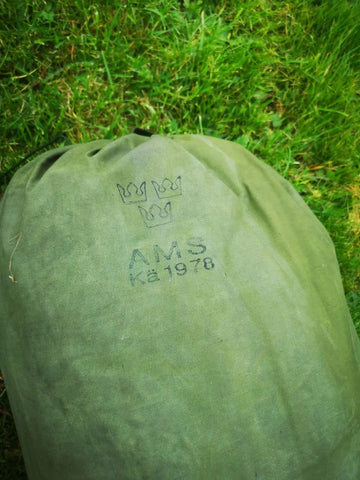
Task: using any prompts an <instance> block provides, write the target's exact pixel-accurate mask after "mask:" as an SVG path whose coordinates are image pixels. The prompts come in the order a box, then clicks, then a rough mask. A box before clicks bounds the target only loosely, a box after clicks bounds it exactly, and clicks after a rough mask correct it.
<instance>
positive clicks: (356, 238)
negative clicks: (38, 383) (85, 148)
mask: <svg viewBox="0 0 360 480" xmlns="http://www.w3.org/2000/svg"><path fill="white" fill-rule="evenodd" d="M0 15H1V18H2V22H1V25H0V45H1V51H2V55H1V57H0V61H1V67H0V69H1V71H0V102H1V114H2V115H1V118H0V122H1V129H0V132H1V133H0V135H1V136H2V140H1V141H0V182H1V186H0V195H1V192H3V191H4V189H5V187H6V184H7V182H8V181H9V180H10V178H11V175H12V174H13V173H14V171H15V168H13V167H14V166H15V165H16V164H17V163H18V162H19V161H20V160H21V159H23V158H25V157H27V156H28V155H29V154H30V153H31V152H32V151H34V150H35V149H37V148H39V147H40V146H41V145H43V144H46V143H48V142H49V141H51V140H52V139H53V138H55V137H57V136H58V135H60V134H61V135H65V136H66V137H67V138H68V139H69V141H70V142H72V143H77V142H86V141H90V140H95V139H99V138H107V139H113V138H116V137H120V136H122V135H125V134H127V133H129V132H131V131H132V129H133V128H134V127H135V126H140V127H142V128H145V129H150V130H152V131H153V132H156V133H161V134H164V135H168V134H175V133H177V134H179V133H180V134H181V133H202V134H205V135H212V136H216V137H219V138H223V139H228V140H232V141H234V142H237V143H239V144H241V145H243V146H245V147H246V148H248V149H249V150H250V151H251V152H253V153H254V154H255V155H256V156H257V157H259V158H261V159H262V160H263V161H265V162H266V163H268V164H269V165H271V166H273V167H274V168H275V169H276V170H277V171H278V172H279V173H280V174H281V175H283V176H284V177H285V178H286V179H287V180H288V181H290V182H291V183H292V184H293V185H294V187H295V188H296V190H297V191H298V192H299V193H300V194H301V195H302V197H303V198H304V200H305V201H306V202H307V203H308V205H309V206H310V208H311V209H312V211H313V212H314V213H315V214H316V215H317V217H318V218H319V219H320V220H321V222H322V223H323V224H324V225H325V227H326V228H327V230H328V231H329V233H330V235H331V237H332V239H333V242H334V244H335V247H336V252H337V256H338V260H339V264H340V269H341V273H342V276H343V281H344V288H345V293H346V297H347V300H348V304H349V308H350V311H351V314H352V317H353V320H354V323H355V326H356V328H357V331H358V333H359V334H360V177H359V172H360V170H359V168H360V140H359V131H360V115H359V112H360V83H359V80H360V3H358V2H351V1H345V0H344V1H341V2H338V1H335V0H328V1H324V2H320V1H315V0H313V1H310V0H309V1H306V0H294V1H292V2H285V1H280V0H273V1H270V0H257V1H255V0H247V1H244V2H237V1H235V0H228V1H224V2H214V1H213V2H212V1H195V0H194V1H189V0H184V1H176V0H163V1H160V2H159V1H154V0H149V1H148V2H138V1H128V2H116V1H115V0H104V1H101V2H100V1H95V2H88V1H86V0H63V1H62V2H55V1H43V0H33V1H31V2H30V1H29V0H25V1H24V0H18V1H17V2H0ZM63 141H64V140H63V139H58V140H57V142H56V143H54V145H53V146H58V145H62V144H63V143H62V142H63ZM30 158H31V157H30ZM9 169H12V170H11V171H10V172H8V170H9ZM7 172H8V173H7ZM0 385H1V387H0V422H1V430H0V436H1V440H0V441H1V451H0V471H1V472H5V473H2V475H3V476H2V477H1V478H2V479H4V480H8V479H17V480H20V479H21V478H25V476H24V472H23V467H22V463H21V462H22V460H21V454H20V451H19V447H18V446H17V439H16V433H15V429H14V426H13V423H12V417H11V413H10V410H9V405H8V402H7V397H6V392H5V390H4V386H3V383H0Z"/></svg>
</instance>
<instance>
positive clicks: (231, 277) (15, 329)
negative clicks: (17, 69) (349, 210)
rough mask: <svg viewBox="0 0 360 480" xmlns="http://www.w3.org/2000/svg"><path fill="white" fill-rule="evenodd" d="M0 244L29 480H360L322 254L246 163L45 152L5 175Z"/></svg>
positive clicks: (187, 152)
mask: <svg viewBox="0 0 360 480" xmlns="http://www.w3.org/2000/svg"><path fill="white" fill-rule="evenodd" d="M0 229H1V256H0V262H1V263H0V272H1V284H0V286H1V289H0V302H1V303H0V312H1V313H0V315H1V319H0V320H1V324H0V335H1V337H0V368H1V370H2V372H3V375H4V378H5V382H6V385H7V389H8V393H9V398H10V402H11V407H12V410H13V414H14V418H15V422H16V426H17V430H18V434H19V438H20V442H21V446H22V451H23V455H24V458H25V464H26V468H27V472H28V476H29V479H30V480H100V479H104V480H105V479H106V480H122V479H126V480H140V479H149V480H159V479H170V480H175V479H186V480H187V479H190V480H192V479H196V480H202V479H210V480H215V479H226V480H229V479H233V480H256V479H258V480H320V479H321V480H359V478H360V346H359V339H358V337H357V335H356V332H355V329H354V326H353V323H352V320H351V318H350V315H349V312H348V309H347V306H346V301H345V298H344V292H343V287H342V282H341V278H340V274H339V268H338V264H337V260H336V257H335V253H334V248H333V245H332V243H331V241H330V239H329V236H328V234H327V233H326V231H325V229H324V228H323V226H322V225H321V224H320V222H319V221H318V220H317V219H316V218H315V216H314V215H313V214H312V213H311V211H310V210H309V208H308V207H307V206H306V205H305V203H304V202H303V200H302V199H301V198H300V197H299V195H298V194H297V193H296V192H295V191H294V189H293V188H292V187H291V186H290V185H289V183H287V182H286V181H285V180H284V179H282V178H281V177H280V176H279V175H278V174H277V173H276V172H275V171H274V170H273V169H272V168H271V167H269V166H267V165H266V164H265V163H263V162H262V161H259V160H258V159H256V158H255V157H254V156H253V155H252V154H250V153H249V152H248V151H246V150H245V149H244V148H242V147H241V146H239V145H237V144H235V143H232V142H228V141H225V140H219V139H215V138H210V137H206V136H201V135H178V136H173V137H163V136H160V135H153V136H141V135H137V134H135V133H132V134H129V135H126V136H124V137H122V138H120V139H118V140H115V141H107V140H102V141H95V142H91V143H88V144H81V145H72V146H66V147H62V148H58V149H55V150H52V151H49V152H47V153H44V154H42V155H40V156H38V157H37V158H36V159H34V160H33V161H31V162H29V163H28V164H27V165H25V166H24V167H23V168H21V169H20V170H19V171H18V172H17V173H16V174H15V176H14V177H13V179H12V181H11V182H10V184H9V186H8V188H7V190H6V193H5V195H4V197H3V198H2V200H1V204H0Z"/></svg>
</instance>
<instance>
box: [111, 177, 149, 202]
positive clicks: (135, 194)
mask: <svg viewBox="0 0 360 480" xmlns="http://www.w3.org/2000/svg"><path fill="white" fill-rule="evenodd" d="M117 187H118V190H119V193H120V196H121V199H122V201H123V203H125V205H131V204H133V203H139V202H146V182H142V184H141V185H140V187H137V186H136V185H135V183H133V182H130V183H129V184H128V186H127V187H126V189H125V188H124V187H122V186H121V185H119V184H117Z"/></svg>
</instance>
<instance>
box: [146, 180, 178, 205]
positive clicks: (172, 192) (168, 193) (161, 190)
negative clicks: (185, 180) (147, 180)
mask: <svg viewBox="0 0 360 480" xmlns="http://www.w3.org/2000/svg"><path fill="white" fill-rule="evenodd" d="M151 183H152V184H153V187H154V190H155V192H156V195H157V196H158V198H159V199H160V200H161V199H163V198H170V197H175V196H177V195H182V189H181V177H180V176H179V177H177V178H176V179H175V181H174V182H172V181H171V180H169V179H168V178H164V180H163V181H162V182H161V185H159V184H158V183H157V182H155V181H154V180H152V181H151Z"/></svg>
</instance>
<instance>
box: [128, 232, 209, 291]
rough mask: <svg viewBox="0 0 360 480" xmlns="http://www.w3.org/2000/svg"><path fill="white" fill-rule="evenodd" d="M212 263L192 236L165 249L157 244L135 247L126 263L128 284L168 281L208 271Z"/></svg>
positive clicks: (136, 284) (206, 250)
mask: <svg viewBox="0 0 360 480" xmlns="http://www.w3.org/2000/svg"><path fill="white" fill-rule="evenodd" d="M214 268H215V261H214V258H213V257H212V256H210V255H209V252H208V247H207V246H206V244H205V242H204V239H203V238H201V237H192V238H189V239H188V240H186V241H185V242H184V243H183V244H182V245H180V243H179V242H178V241H177V240H173V241H172V242H171V243H170V244H168V245H167V246H166V247H165V248H164V246H160V245H159V244H155V245H152V246H150V247H148V248H146V247H145V248H143V249H141V250H140V249H139V248H134V249H133V251H132V254H131V258H130V262H129V282H130V284H131V285H132V286H133V287H136V286H142V285H146V284H154V283H158V282H164V281H167V282H170V281H173V280H174V279H176V278H180V277H186V276H188V275H193V274H197V273H199V272H206V271H208V272H209V271H211V270H213V269H214Z"/></svg>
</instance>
